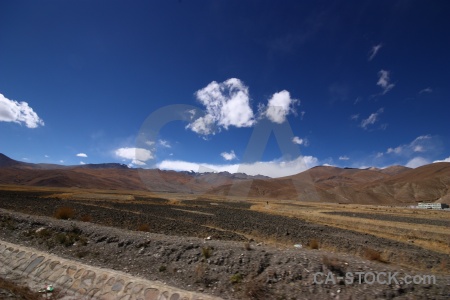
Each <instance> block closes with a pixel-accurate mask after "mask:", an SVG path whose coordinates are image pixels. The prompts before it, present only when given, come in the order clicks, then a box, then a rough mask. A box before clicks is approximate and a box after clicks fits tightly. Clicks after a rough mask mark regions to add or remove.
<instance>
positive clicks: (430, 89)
mask: <svg viewBox="0 0 450 300" xmlns="http://www.w3.org/2000/svg"><path fill="white" fill-rule="evenodd" d="M432 92H433V89H432V88H430V87H427V88H425V89H423V90H421V91H420V92H419V94H423V93H429V94H430V93H432Z"/></svg>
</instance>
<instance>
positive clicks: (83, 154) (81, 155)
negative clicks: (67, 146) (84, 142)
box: [76, 153, 88, 157]
mask: <svg viewBox="0 0 450 300" xmlns="http://www.w3.org/2000/svg"><path fill="white" fill-rule="evenodd" d="M76 156H78V157H88V156H87V154H86V153H78V154H77V155H76Z"/></svg>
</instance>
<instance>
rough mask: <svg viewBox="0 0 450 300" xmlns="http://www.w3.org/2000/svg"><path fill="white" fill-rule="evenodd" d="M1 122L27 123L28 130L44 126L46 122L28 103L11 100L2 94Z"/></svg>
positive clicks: (0, 98)
mask: <svg viewBox="0 0 450 300" xmlns="http://www.w3.org/2000/svg"><path fill="white" fill-rule="evenodd" d="M0 122H15V123H19V124H21V123H25V126H27V127H28V128H36V127H38V126H39V125H41V126H44V121H43V120H42V119H41V118H39V116H38V115H37V114H36V113H35V112H34V110H33V109H32V108H31V107H30V106H28V103H27V102H18V101H14V100H9V99H8V98H6V97H5V96H3V95H2V94H0Z"/></svg>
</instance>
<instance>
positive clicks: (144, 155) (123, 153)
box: [114, 148, 153, 165]
mask: <svg viewBox="0 0 450 300" xmlns="http://www.w3.org/2000/svg"><path fill="white" fill-rule="evenodd" d="M114 153H115V154H116V155H117V156H118V157H121V158H124V159H129V160H131V161H132V162H131V163H132V164H135V165H145V162H146V161H148V160H150V159H153V154H152V152H151V151H150V150H148V149H143V148H119V149H117V150H116V151H115V152H114Z"/></svg>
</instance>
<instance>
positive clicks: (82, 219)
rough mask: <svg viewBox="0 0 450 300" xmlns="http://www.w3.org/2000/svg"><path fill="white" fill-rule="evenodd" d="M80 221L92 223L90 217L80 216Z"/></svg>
mask: <svg viewBox="0 0 450 300" xmlns="http://www.w3.org/2000/svg"><path fill="white" fill-rule="evenodd" d="M80 220H81V221H82V222H92V217H91V215H82V216H81V218H80Z"/></svg>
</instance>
